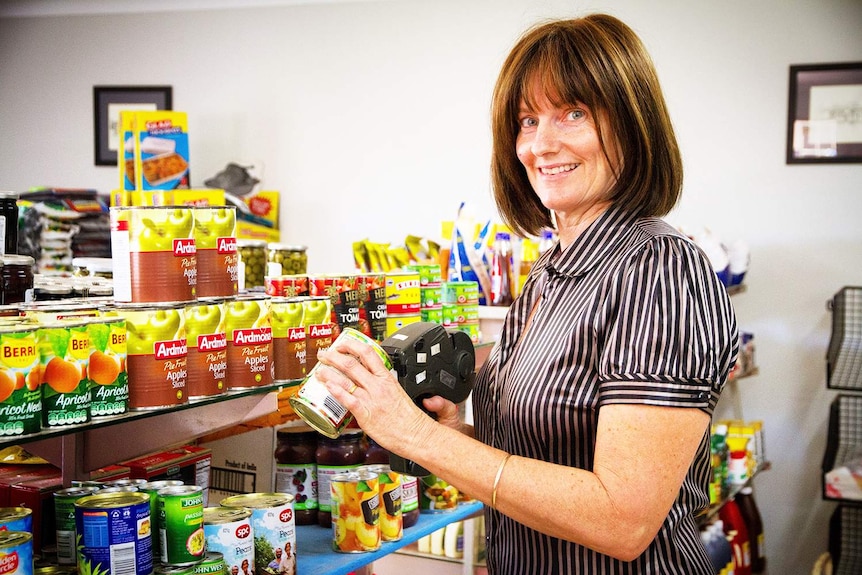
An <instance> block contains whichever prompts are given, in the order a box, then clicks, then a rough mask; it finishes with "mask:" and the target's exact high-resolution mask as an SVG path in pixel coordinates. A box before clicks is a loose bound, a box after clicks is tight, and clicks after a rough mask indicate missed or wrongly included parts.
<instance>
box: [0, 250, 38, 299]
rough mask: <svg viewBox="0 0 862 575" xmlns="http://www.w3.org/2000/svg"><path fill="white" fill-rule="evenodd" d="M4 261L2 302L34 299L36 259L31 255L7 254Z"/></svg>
mask: <svg viewBox="0 0 862 575" xmlns="http://www.w3.org/2000/svg"><path fill="white" fill-rule="evenodd" d="M0 261H2V264H3V265H2V271H0V276H2V282H3V284H2V285H3V298H2V301H0V303H2V304H3V305H6V304H10V303H21V302H25V301H32V300H33V266H34V265H35V264H36V260H34V259H33V258H31V257H30V256H19V255H5V256H2V257H0Z"/></svg>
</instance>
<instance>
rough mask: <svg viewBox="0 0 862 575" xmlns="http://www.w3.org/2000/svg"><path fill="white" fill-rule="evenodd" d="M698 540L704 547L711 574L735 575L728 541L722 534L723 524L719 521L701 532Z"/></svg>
mask: <svg viewBox="0 0 862 575" xmlns="http://www.w3.org/2000/svg"><path fill="white" fill-rule="evenodd" d="M700 539H701V541H703V545H704V547H706V552H707V554H708V555H709V560H710V562H711V563H712V568H713V573H715V575H735V574H734V572H733V571H734V563H733V550H732V549H731V547H730V541H728V540H727V536H726V535H725V534H724V523H723V522H722V521H721V519H719V520H717V521H716V522H715V523H713V524H711V525H709V526H708V527H707V528H706V529H704V530H703V531H701V532H700Z"/></svg>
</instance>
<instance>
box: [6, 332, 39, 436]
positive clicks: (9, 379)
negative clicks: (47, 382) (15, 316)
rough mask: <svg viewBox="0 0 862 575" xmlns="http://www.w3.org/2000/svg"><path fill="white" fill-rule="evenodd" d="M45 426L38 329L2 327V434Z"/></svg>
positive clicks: (33, 429) (15, 433) (30, 431)
mask: <svg viewBox="0 0 862 575" xmlns="http://www.w3.org/2000/svg"><path fill="white" fill-rule="evenodd" d="M41 429H42V365H41V355H40V353H39V346H38V339H37V329H36V328H35V327H30V326H26V325H20V324H19V325H8V326H2V327H0V437H10V436H19V435H29V434H31V433H37V432H38V431H39V430H41Z"/></svg>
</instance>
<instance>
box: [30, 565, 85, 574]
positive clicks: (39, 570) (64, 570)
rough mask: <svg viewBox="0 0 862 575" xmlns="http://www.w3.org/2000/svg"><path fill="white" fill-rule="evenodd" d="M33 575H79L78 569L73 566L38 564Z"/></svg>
mask: <svg viewBox="0 0 862 575" xmlns="http://www.w3.org/2000/svg"><path fill="white" fill-rule="evenodd" d="M33 575H78V568H77V567H76V566H73V565H68V566H61V565H50V564H49V565H44V564H43V565H40V564H38V563H37V564H36V566H35V568H34V569H33Z"/></svg>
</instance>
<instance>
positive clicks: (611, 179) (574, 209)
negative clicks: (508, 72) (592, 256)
mask: <svg viewBox="0 0 862 575" xmlns="http://www.w3.org/2000/svg"><path fill="white" fill-rule="evenodd" d="M534 87H535V91H533V95H534V96H535V97H534V98H533V100H534V102H533V105H532V106H531V105H530V104H528V103H527V102H526V101H525V100H522V101H521V106H520V113H519V116H518V123H519V126H520V130H519V132H518V136H517V140H516V152H517V154H518V159H519V160H520V161H521V164H523V166H524V168H525V169H526V171H527V177H528V179H529V180H530V184H531V185H532V186H533V190H535V192H536V194H537V195H538V196H539V199H540V200H541V201H542V204H543V205H544V206H545V207H546V208H548V209H549V210H552V211H553V212H555V214H556V216H557V220H558V223H559V222H560V220H561V219H562V220H572V221H577V220H580V219H581V218H582V217H583V216H585V215H587V214H591V213H594V212H595V209H596V208H600V210H603V209H604V208H606V207H607V204H608V196H609V192H610V190H611V188H612V187H613V185H614V183H616V175H615V174H616V172H615V169H614V166H611V164H610V163H609V161H608V157H607V156H606V154H605V150H604V149H603V148H602V144H601V140H600V139H599V132H598V126H597V122H599V121H600V120H599V119H598V118H597V117H596V116H595V114H594V113H593V111H592V110H590V109H589V108H588V107H587V106H586V105H584V104H582V103H575V104H554V103H553V102H552V101H551V100H550V99H549V98H548V97H547V96H546V95H544V92H543V91H542V90H541V88H540V87H537V86H535V83H534ZM603 127H604V125H603ZM609 132H610V131H609V130H608V129H603V130H602V133H603V134H604V135H605V138H606V141H607V135H608V134H609ZM613 149H614V146H613V143H612V142H609V143H608V155H609V156H610V157H611V159H612V161H614V163H616V160H615V159H614V157H615V155H616V154H614V151H613Z"/></svg>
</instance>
